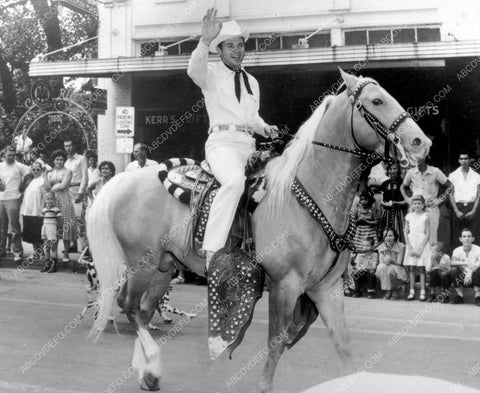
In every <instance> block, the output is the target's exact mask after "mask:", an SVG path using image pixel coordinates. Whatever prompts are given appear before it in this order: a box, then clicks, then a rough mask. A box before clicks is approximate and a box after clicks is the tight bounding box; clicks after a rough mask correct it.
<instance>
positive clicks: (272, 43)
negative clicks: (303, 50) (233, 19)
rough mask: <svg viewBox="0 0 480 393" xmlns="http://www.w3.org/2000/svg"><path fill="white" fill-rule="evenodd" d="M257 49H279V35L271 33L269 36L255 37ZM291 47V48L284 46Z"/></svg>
mask: <svg viewBox="0 0 480 393" xmlns="http://www.w3.org/2000/svg"><path fill="white" fill-rule="evenodd" d="M257 42H258V50H259V51H265V50H279V49H280V37H279V36H276V35H272V36H270V37H259V38H257ZM286 49H291V48H286Z"/></svg>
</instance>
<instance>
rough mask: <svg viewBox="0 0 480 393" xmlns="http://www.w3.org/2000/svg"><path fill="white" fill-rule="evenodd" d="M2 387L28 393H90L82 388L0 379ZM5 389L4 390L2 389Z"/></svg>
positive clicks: (0, 386)
mask: <svg viewBox="0 0 480 393" xmlns="http://www.w3.org/2000/svg"><path fill="white" fill-rule="evenodd" d="M0 388H1V389H10V390H18V391H20V392H28V393H90V392H84V391H80V390H69V389H55V388H49V387H44V386H38V385H27V384H24V383H16V382H8V381H2V380H0ZM2 391H3V390H2Z"/></svg>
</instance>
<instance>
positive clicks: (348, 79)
mask: <svg viewBox="0 0 480 393" xmlns="http://www.w3.org/2000/svg"><path fill="white" fill-rule="evenodd" d="M338 69H339V70H340V75H342V79H343V81H344V82H345V85H346V86H347V89H348V90H349V91H350V92H352V91H354V90H355V86H356V85H357V81H358V78H357V77H356V76H354V75H350V74H348V73H346V72H345V71H343V70H342V69H341V68H340V67H338Z"/></svg>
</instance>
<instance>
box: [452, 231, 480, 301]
mask: <svg viewBox="0 0 480 393" xmlns="http://www.w3.org/2000/svg"><path fill="white" fill-rule="evenodd" d="M474 240H475V238H474V237H473V233H472V231H471V230H470V229H468V228H464V229H463V230H462V233H461V235H460V243H462V245H461V246H460V247H457V248H456V249H455V250H453V254H452V263H451V265H452V269H451V278H452V281H453V286H454V287H455V291H456V292H457V297H455V298H454V299H452V303H453V304H458V303H463V288H462V286H471V285H473V288H474V290H475V304H476V305H477V306H480V247H479V246H477V245H475V244H473V241H474Z"/></svg>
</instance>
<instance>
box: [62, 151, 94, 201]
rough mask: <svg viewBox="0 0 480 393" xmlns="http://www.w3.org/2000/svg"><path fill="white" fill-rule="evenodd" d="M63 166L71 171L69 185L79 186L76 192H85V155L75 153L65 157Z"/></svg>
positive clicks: (86, 180)
mask: <svg viewBox="0 0 480 393" xmlns="http://www.w3.org/2000/svg"><path fill="white" fill-rule="evenodd" d="M65 168H67V169H70V170H71V171H72V181H71V183H70V187H75V186H79V189H78V192H79V193H85V189H86V188H87V183H88V169H87V168H88V166H87V160H86V159H85V157H84V156H82V155H81V154H78V153H75V154H74V155H73V156H72V157H71V158H70V157H67V161H65Z"/></svg>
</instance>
